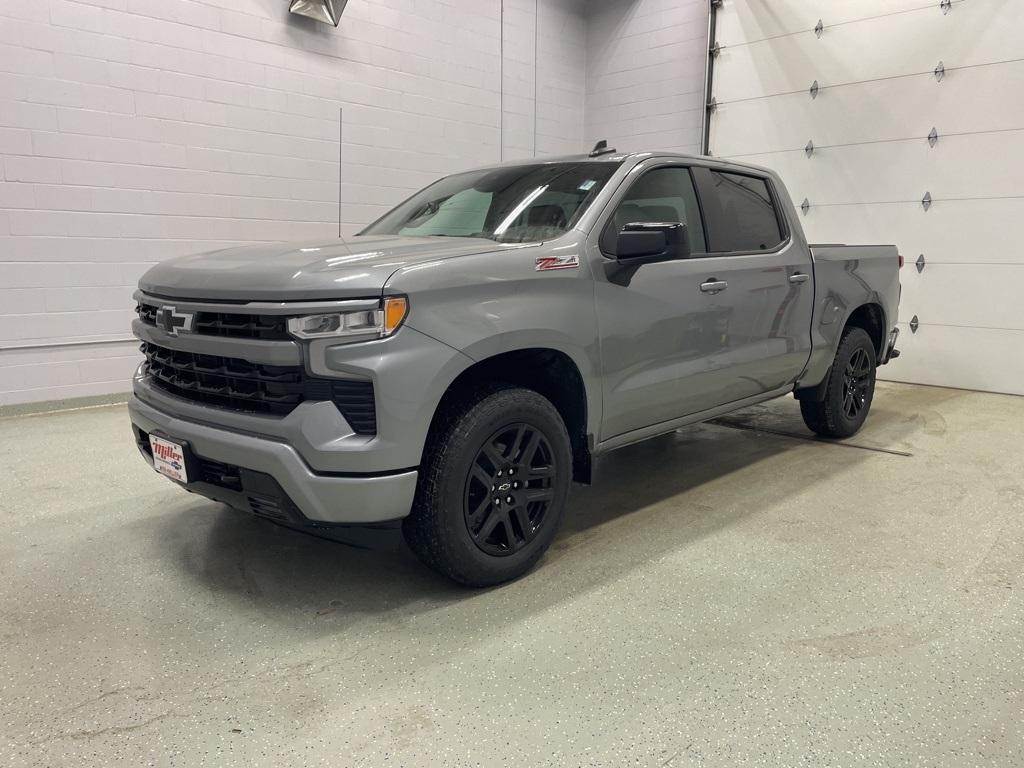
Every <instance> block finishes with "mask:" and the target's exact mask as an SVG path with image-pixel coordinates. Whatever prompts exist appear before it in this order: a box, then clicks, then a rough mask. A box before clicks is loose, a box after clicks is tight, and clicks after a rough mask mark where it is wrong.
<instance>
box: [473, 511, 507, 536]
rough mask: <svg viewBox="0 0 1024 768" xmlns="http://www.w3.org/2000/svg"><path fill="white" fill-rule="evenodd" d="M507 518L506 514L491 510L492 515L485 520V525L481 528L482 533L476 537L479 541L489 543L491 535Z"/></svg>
mask: <svg viewBox="0 0 1024 768" xmlns="http://www.w3.org/2000/svg"><path fill="white" fill-rule="evenodd" d="M504 518H505V513H503V512H500V511H498V510H497V509H495V508H493V507H492V508H491V514H490V515H488V516H487V519H486V520H484V524H483V525H482V526H480V531H479V532H478V533H477V534H476V536H474V538H475V539H477V540H478V541H487V539H489V538H490V536H491V534H492V533H494V529H495V528H497V527H498V526H499V525H500V524H501V523H502V522H503V521H504Z"/></svg>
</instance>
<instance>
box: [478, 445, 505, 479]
mask: <svg viewBox="0 0 1024 768" xmlns="http://www.w3.org/2000/svg"><path fill="white" fill-rule="evenodd" d="M480 455H481V456H483V457H485V458H486V459H487V461H489V462H490V463H491V466H492V467H493V469H494V472H497V471H498V470H499V469H501V468H502V467H503V466H504V465H505V463H506V462H505V457H504V456H502V455H501V452H500V451H499V450H498V449H497V447H496V446H495V445H494V444H493V443H487V444H486V445H484V447H483V449H482V450H481V451H480Z"/></svg>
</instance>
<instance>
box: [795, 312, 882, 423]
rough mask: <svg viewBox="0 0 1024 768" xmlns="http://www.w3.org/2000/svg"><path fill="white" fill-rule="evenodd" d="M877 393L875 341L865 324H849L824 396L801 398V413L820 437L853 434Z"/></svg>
mask: <svg viewBox="0 0 1024 768" xmlns="http://www.w3.org/2000/svg"><path fill="white" fill-rule="evenodd" d="M874 395H875V345H874V343H873V342H872V341H871V337H870V336H868V334H867V332H866V331H864V329H862V328H848V329H847V330H846V331H845V332H844V333H843V337H842V339H841V340H840V342H839V349H838V350H836V359H835V360H834V361H833V363H832V367H831V368H830V369H829V372H828V384H827V386H826V389H825V399H824V400H822V401H821V402H820V403H817V402H813V401H810V400H801V401H800V415H801V416H803V417H804V424H806V425H807V426H808V427H809V428H810V429H811V431H813V432H815V433H816V434H818V435H820V436H821V437H850V436H851V435H854V434H856V433H857V432H858V431H859V430H860V428H861V427H862V426H863V425H864V420H865V419H866V418H867V417H868V411H870V410H871V400H872V399H873V398H874Z"/></svg>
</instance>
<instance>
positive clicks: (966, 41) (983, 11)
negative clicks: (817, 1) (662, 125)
mask: <svg viewBox="0 0 1024 768" xmlns="http://www.w3.org/2000/svg"><path fill="white" fill-rule="evenodd" d="M773 5H774V4H773ZM996 14H998V17H999V23H993V18H994V17H995V15H996ZM1022 28H1024V3H1005V2H1001V1H1000V0H972V1H971V2H969V3H967V2H965V3H961V4H960V5H958V6H957V7H956V9H955V11H953V12H951V13H950V14H948V15H943V14H942V13H941V12H940V11H939V10H938V4H937V3H936V5H935V6H934V7H932V8H930V9H925V10H922V11H919V12H913V13H903V14H897V15H893V16H886V17H882V18H875V19H870V20H868V21H863V22H857V23H854V24H844V25H842V26H837V27H832V28H827V29H826V30H825V33H824V34H823V35H822V37H821V38H820V39H819V38H818V37H817V36H816V35H815V34H814V33H813V32H807V33H799V34H795V35H789V36H786V37H784V38H777V39H771V40H764V41H761V42H756V43H751V44H749V45H734V46H731V47H730V46H729V41H728V40H727V39H725V38H723V37H722V35H720V34H716V38H717V40H718V42H719V43H720V44H721V45H723V46H725V49H724V50H723V51H722V53H721V55H720V56H719V57H718V59H717V60H716V62H715V98H716V99H717V100H718V101H721V102H728V101H732V100H735V99H749V98H757V97H762V96H766V95H771V94H778V93H786V92H790V91H805V90H807V88H809V87H810V85H811V82H812V81H814V80H817V81H818V82H819V84H820V85H821V86H823V87H824V86H830V85H836V84H840V83H849V82H854V81H865V80H874V79H877V78H883V77H892V76H894V75H906V74H911V73H915V72H921V73H926V72H931V71H932V69H933V68H934V67H935V65H936V64H937V63H938V61H939V60H940V59H941V60H942V61H943V62H944V63H945V65H946V67H963V66H974V65H978V64H985V63H990V62H993V61H1002V60H1006V59H1013V58H1018V56H1017V54H1018V53H1019V50H1020V42H1019V38H1020V30H1021V29H1022ZM937 52H939V53H938V55H936V54H937Z"/></svg>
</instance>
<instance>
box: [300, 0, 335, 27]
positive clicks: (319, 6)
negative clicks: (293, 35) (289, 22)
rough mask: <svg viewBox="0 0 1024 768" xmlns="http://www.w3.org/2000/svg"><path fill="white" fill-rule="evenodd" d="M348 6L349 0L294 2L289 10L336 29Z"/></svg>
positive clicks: (305, 0)
mask: <svg viewBox="0 0 1024 768" xmlns="http://www.w3.org/2000/svg"><path fill="white" fill-rule="evenodd" d="M347 4H348V0H292V2H291V5H289V6H288V10H289V11H291V12H292V13H294V14H297V15H299V16H307V17H308V18H310V19H316V20H317V21H322V22H323V23H324V24H332V25H334V26H335V27H336V26H338V22H339V21H341V14H342V13H343V12H344V11H345V6H346V5H347Z"/></svg>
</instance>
